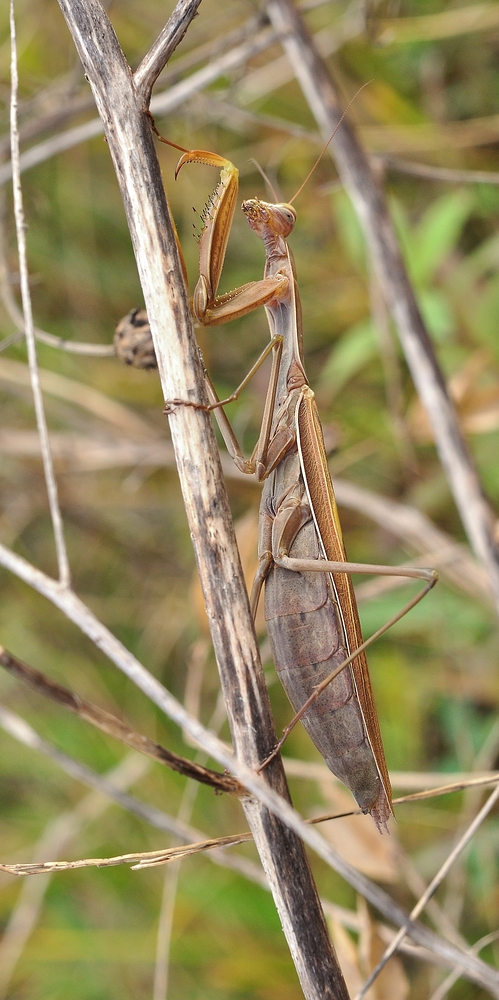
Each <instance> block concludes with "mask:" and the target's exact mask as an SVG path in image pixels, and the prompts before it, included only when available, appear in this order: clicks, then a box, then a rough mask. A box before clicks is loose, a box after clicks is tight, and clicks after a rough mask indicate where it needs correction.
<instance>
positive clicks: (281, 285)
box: [160, 119, 437, 831]
mask: <svg viewBox="0 0 499 1000" xmlns="http://www.w3.org/2000/svg"><path fill="white" fill-rule="evenodd" d="M341 120H342V119H341ZM341 120H340V124H341ZM160 138H162V137H161V136H160ZM163 141H164V142H167V143H168V144H169V145H173V146H175V145H176V144H175V143H170V142H169V140H166V139H164V140H163ZM176 148H178V149H180V150H182V151H183V155H182V156H181V158H180V160H179V162H178V164H177V168H176V172H175V176H177V175H178V172H179V171H180V169H181V168H182V167H183V166H184V165H185V164H187V163H204V164H208V165H210V166H214V167H217V168H219V170H220V178H219V181H218V184H217V185H216V187H215V189H214V191H213V194H212V195H211V197H210V199H209V201H208V203H207V206H206V208H205V210H204V213H203V216H202V219H203V227H202V231H201V234H200V237H199V251H200V263H199V279H198V282H197V284H196V288H195V291H194V296H193V300H192V309H193V313H194V316H195V318H196V319H197V320H198V321H199V323H201V324H202V325H203V326H216V325H218V324H221V323H227V322H229V321H230V320H232V319H237V318H238V317H240V316H244V315H245V314H247V313H248V312H250V311H252V310H254V309H258V308H259V307H260V306H264V308H265V312H266V315H267V319H268V323H269V327H270V341H269V343H268V345H267V346H266V348H265V350H264V351H263V352H262V354H261V356H260V357H259V358H258V360H257V362H256V363H255V364H254V365H253V367H252V369H251V371H250V372H249V373H248V375H247V376H246V378H245V379H244V380H243V382H242V383H241V385H240V386H239V387H238V388H237V389H236V391H235V392H234V393H233V394H232V395H231V396H230V397H229V398H228V399H224V400H219V399H218V397H217V394H216V392H215V389H214V386H213V383H212V382H211V379H210V378H209V376H208V374H206V385H207V392H208V398H209V401H210V402H209V405H208V406H206V405H204V404H202V403H192V402H191V401H187V400H180V399H175V400H168V401H167V407H166V409H167V412H172V411H173V410H174V409H175V407H176V406H179V405H189V406H196V407H200V408H203V409H207V410H213V411H214V413H215V416H216V419H217V421H218V425H219V428H220V431H221V434H222V436H223V438H224V441H225V443H226V446H227V449H228V451H229V454H230V455H231V456H232V458H233V460H234V462H235V464H236V466H237V468H238V469H240V471H241V472H244V473H247V474H254V475H255V476H256V478H257V480H258V481H259V482H263V484H264V486H263V492H262V498H261V504H260V532H259V567H258V571H257V574H256V578H255V581H254V584H253V589H252V593H251V610H252V613H253V615H255V614H256V609H257V606H258V602H259V598H260V594H261V590H262V587H263V584H265V617H266V621H267V630H268V635H269V640H270V644H271V648H272V652H273V656H274V662H275V665H276V669H277V672H278V674H279V677H280V679H281V682H282V684H283V686H284V688H285V690H286V693H287V695H288V697H289V699H290V701H291V704H292V705H293V707H294V709H295V711H296V712H297V715H296V716H295V717H294V719H293V720H292V722H291V724H290V725H289V726H288V727H287V728H286V730H285V732H284V734H283V738H282V739H281V740H280V741H279V744H278V745H277V747H276V748H275V750H274V751H273V753H272V754H271V756H270V757H269V758H267V760H266V761H264V762H263V763H262V767H263V766H265V764H266V763H268V761H269V760H270V759H271V758H272V757H273V756H274V755H275V753H277V751H278V750H279V749H280V747H281V745H282V743H283V742H284V739H285V737H286V736H287V734H288V732H289V731H290V729H291V728H292V727H293V726H294V725H295V723H296V722H297V721H298V719H301V721H302V723H303V725H304V727H305V729H306V730H307V732H308V734H309V736H310V737H311V739H312V741H313V743H314V744H315V746H316V747H317V749H318V750H319V752H320V753H321V755H322V756H323V758H324V760H325V762H326V764H327V765H328V767H329V768H330V770H331V771H332V772H333V774H335V775H336V776H337V777H338V778H340V779H341V780H342V781H343V782H344V783H345V785H347V787H348V788H350V790H351V791H352V793H353V795H354V797H355V799H356V801H357V803H358V805H359V806H360V808H361V810H362V811H363V812H365V813H367V812H369V813H370V814H371V815H372V817H373V819H374V821H375V822H376V824H377V826H378V829H379V830H380V831H382V829H383V828H385V827H386V823H387V820H388V818H389V816H390V814H391V812H392V798H391V787H390V779H389V776H388V769H387V765H386V761H385V755H384V750H383V744H382V740H381V734H380V729H379V723H378V717H377V714H376V708H375V705H374V699H373V693H372V688H371V682H370V677H369V670H368V666H367V659H366V655H365V650H366V648H367V646H368V645H370V644H371V643H372V642H373V641H374V640H375V639H376V638H378V636H379V635H381V634H382V633H383V632H385V631H386V630H387V629H388V628H390V627H391V625H393V624H394V623H395V622H396V621H398V620H399V619H400V618H402V617H403V615H405V614H406V613H407V611H409V610H410V608H412V607H414V605H415V604H416V603H418V601H419V600H421V598H422V597H424V595H425V594H426V593H427V592H428V591H429V590H430V589H431V588H432V587H433V586H434V584H435V582H436V580H437V573H436V571H435V570H431V569H422V568H421V569H420V568H414V567H402V566H396V567H395V566H368V565H364V564H359V563H351V562H348V561H347V557H346V552H345V548H344V544H343V540H342V533H341V527H340V521H339V517H338V511H337V507H336V501H335V497H334V491H333V486H332V482H331V477H330V475H329V470H328V465H327V456H326V451H325V447H324V441H323V436H322V429H321V424H320V420H319V415H318V411H317V406H316V403H315V399H314V393H313V392H312V390H311V388H310V386H309V384H308V381H307V376H306V374H305V369H304V362H303V337H302V319H301V307H300V298H299V293H298V286H297V280H296V272H295V266H294V261H293V255H292V253H291V250H290V248H289V246H288V244H287V238H288V237H289V235H290V234H291V232H292V230H293V227H294V225H295V222H296V212H295V210H294V208H293V207H292V204H291V202H290V203H278V204H272V203H268V202H264V201H260V200H259V199H258V198H253V199H250V200H248V201H245V202H243V204H242V210H243V212H244V214H245V216H246V218H247V220H248V223H249V225H250V228H251V229H252V230H253V231H254V232H255V233H256V234H257V236H259V238H260V239H261V240H262V241H263V244H264V247H265V271H264V277H263V279H262V280H260V281H251V282H248V283H247V284H245V285H242V286H241V287H240V288H236V289H234V290H233V291H231V292H227V293H226V294H224V295H217V290H218V285H219V281H220V276H221V272H222V267H223V262H224V258H225V252H226V247H227V241H228V238H229V233H230V229H231V225H232V220H233V216H234V212H235V207H236V199H237V191H238V171H237V169H236V167H235V166H234V165H233V164H232V163H231V162H230V161H229V160H227V159H225V158H224V157H223V156H219V155H218V154H216V153H211V152H207V151H205V150H198V149H194V150H185V149H183V147H176ZM323 152H324V151H323ZM321 155H322V154H321ZM309 176H310V175H309ZM307 180H308V177H307ZM304 183H306V181H305V182H304ZM302 187H303V185H302ZM299 191H301V188H300V189H299ZM299 191H298V192H297V195H298V194H299ZM297 195H295V196H294V198H293V199H291V200H292V201H294V200H295V198H296V197H297ZM179 249H180V247H179ZM269 354H271V355H272V368H271V374H270V379H269V385H268V389H267V394H266V400H265V406H264V412H263V419H262V424H261V429H260V433H259V437H258V441H257V443H256V445H255V448H254V450H253V453H252V455H251V457H250V458H249V459H246V458H245V457H244V455H243V453H242V450H241V448H240V446H239V443H238V441H237V439H236V437H235V434H234V432H233V430H232V427H231V425H230V423H229V421H228V418H227V417H226V415H225V413H224V411H223V409H222V407H223V406H225V405H226V404H227V403H229V402H231V401H233V400H234V399H236V398H237V397H238V396H239V394H240V392H241V391H242V389H243V388H244V387H245V386H246V385H247V383H248V382H249V380H250V379H251V377H252V376H253V375H254V373H255V372H256V370H257V369H258V367H259V366H260V365H261V364H262V362H263V361H264V360H265V358H267V357H268V356H269ZM352 573H369V574H382V575H393V576H404V577H408V578H416V579H421V580H423V581H425V586H424V588H423V589H422V590H421V591H420V592H419V593H418V594H417V595H416V596H415V597H414V598H412V599H411V600H410V601H409V602H408V603H407V604H406V605H405V606H404V608H403V609H402V610H401V611H400V612H399V613H398V614H397V615H395V616H394V617H393V618H392V619H390V621H389V622H387V623H386V624H385V625H384V626H382V628H380V629H378V631H377V632H376V633H375V634H374V635H373V636H371V637H370V639H368V640H367V641H366V642H363V639H362V632H361V627H360V622H359V615H358V611H357V603H356V599H355V593H354V589H353V584H352V580H351V574H352Z"/></svg>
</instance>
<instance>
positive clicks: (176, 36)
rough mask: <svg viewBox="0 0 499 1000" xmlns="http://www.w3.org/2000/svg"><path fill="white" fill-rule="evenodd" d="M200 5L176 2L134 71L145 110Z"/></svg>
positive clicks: (189, 0)
mask: <svg viewBox="0 0 499 1000" xmlns="http://www.w3.org/2000/svg"><path fill="white" fill-rule="evenodd" d="M200 3H201V0H178V3H177V4H176V5H175V9H174V10H173V11H172V13H171V15H170V17H169V18H168V21H167V23H166V24H165V26H164V28H163V30H162V31H161V32H160V33H159V35H158V37H157V38H156V41H155V42H154V45H153V46H152V48H151V49H150V50H149V52H148V53H147V55H145V56H144V58H143V59H142V61H141V63H140V65H139V66H138V67H137V69H136V70H135V73H134V81H135V86H136V87H137V90H138V92H139V94H140V96H141V98H142V101H143V103H144V107H145V108H148V107H149V102H150V100H151V91H152V88H153V87H154V84H155V83H156V80H157V79H158V76H159V74H160V73H161V71H162V70H163V69H164V68H165V66H166V64H167V62H168V60H169V58H170V56H171V55H172V53H173V52H174V51H175V49H176V48H177V45H179V44H180V42H181V41H182V39H183V37H184V35H185V33H186V31H187V29H188V27H189V25H190V23H191V21H192V19H193V18H194V17H196V14H197V10H198V7H199V5H200Z"/></svg>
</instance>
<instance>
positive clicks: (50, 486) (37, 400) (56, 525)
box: [10, 0, 70, 586]
mask: <svg viewBox="0 0 499 1000" xmlns="http://www.w3.org/2000/svg"><path fill="white" fill-rule="evenodd" d="M10 33H11V35H10V37H11V102H10V136H11V156H12V175H13V176H12V183H13V191H14V216H15V220H16V233H17V246H18V254H19V272H20V279H21V297H22V303H23V312H24V324H25V334H26V344H27V348H28V363H29V370H30V375H31V386H32V391H33V400H34V404H35V413H36V423H37V427H38V433H39V435H40V445H41V452H42V461H43V471H44V475H45V483H46V487H47V495H48V502H49V509H50V517H51V519H52V528H53V532H54V541H55V548H56V553H57V565H58V568H59V582H60V584H61V585H62V586H67V585H68V584H69V580H70V569H69V561H68V555H67V551H66V543H65V540H64V526H63V523H62V516H61V510H60V506H59V498H58V492H57V483H56V479H55V475H54V466H53V462H52V455H51V452H50V443H49V436H48V429H47V420H46V417H45V409H44V405H43V397H42V392H41V388H40V377H39V372H38V361H37V357H36V344H35V334H34V324H33V312H32V308H31V292H30V287H29V276H28V258H27V249H26V223H25V218H24V208H23V196H22V190H21V173H20V166H19V155H20V153H19V132H18V128H17V95H18V88H19V79H18V72H17V47H16V22H15V17H14V0H10Z"/></svg>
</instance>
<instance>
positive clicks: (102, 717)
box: [0, 646, 244, 795]
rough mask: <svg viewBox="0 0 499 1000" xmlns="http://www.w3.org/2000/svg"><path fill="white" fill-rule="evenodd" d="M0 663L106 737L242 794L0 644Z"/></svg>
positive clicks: (231, 783) (234, 784) (212, 784)
mask: <svg viewBox="0 0 499 1000" xmlns="http://www.w3.org/2000/svg"><path fill="white" fill-rule="evenodd" d="M0 666H2V667H4V669H5V670H7V671H8V672H9V673H10V674H12V675H13V676H14V677H17V678H18V679H19V680H21V681H23V682H24V683H25V684H27V685H28V686H29V687H31V688H32V689H33V690H34V691H37V692H38V694H41V695H43V696H44V697H45V698H49V699H50V700H51V701H54V702H55V703H56V704H57V705H61V706H62V707H63V708H67V709H69V711H70V712H74V713H75V715H79V716H80V718H81V719H85V720H86V722H89V723H90V724H91V725H92V726H95V727H96V729H100V730H101V732H103V733H107V734H108V736H113V737H114V738H115V739H117V740H120V742H121V743H125V744H126V746H129V747H131V748H132V749H133V750H138V752H139V753H143V754H146V755H147V756H148V757H152V759H153V760H156V761H158V762H159V763H160V764H166V766H167V767H169V768H171V770H172V771H177V773H178V774H183V775H184V776H185V777H186V778H192V779H194V780H195V781H200V782H201V783H202V784H204V785H210V787H211V788H215V789H217V790H218V791H219V792H228V793H229V794H232V795H241V794H242V793H243V792H244V789H243V787H242V785H240V784H239V782H237V781H234V778H231V777H230V776H229V775H224V774H220V773H219V772H218V771H212V770H210V768H206V767H203V766H202V765H200V764H196V763H195V761H192V760H188V759H187V758H186V757H180V756H179V755H178V754H176V753H172V751H171V750H167V749H166V748H165V747H162V746H160V745H159V744H158V743H153V742H152V740H149V739H148V738H147V736H142V735H141V734H140V733H136V732H134V731H133V729H131V728H130V726H128V725H126V723H124V722H122V721H121V719H118V718H116V716H114V715H111V713H110V712H105V711H104V710H103V709H102V708H98V707H97V706H96V705H91V704H89V702H86V701H83V699H82V698H80V697H79V695H75V694H73V692H72V691H69V690H68V689H67V688H65V687H62V686H61V685H60V684H56V683H55V682H54V681H51V680H49V679H48V677H45V676H44V674H41V673H40V672H39V671H38V670H33V667H29V666H28V665H27V664H26V663H22V661H21V660H18V659H17V657H16V656H12V655H11V654H10V653H8V652H7V650H6V649H4V648H3V646H0Z"/></svg>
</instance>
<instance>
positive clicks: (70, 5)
mask: <svg viewBox="0 0 499 1000" xmlns="http://www.w3.org/2000/svg"><path fill="white" fill-rule="evenodd" d="M59 2H60V6H61V9H62V11H63V14H64V16H65V18H66V21H67V24H68V26H69V29H70V31H71V34H72V36H73V39H74V42H75V45H76V47H77V50H78V53H79V55H80V58H81V61H82V63H83V66H84V70H85V73H86V75H87V78H88V80H89V82H90V85H91V87H92V91H93V93H94V97H95V100H96V104H97V107H98V110H99V114H100V116H101V119H102V122H103V124H104V130H105V135H106V139H107V142H108V144H109V149H110V152H111V156H112V159H113V163H114V166H115V169H116V174H117V177H118V181H119V185H120V189H121V193H122V197H123V201H124V205H125V211H126V215H127V220H128V224H129V228H130V233H131V237H132V242H133V247H134V251H135V256H136V260H137V266H138V270H139V275H140V279H141V283H142V288H143V293H144V299H145V303H146V307H147V312H148V316H149V321H150V325H151V331H152V335H153V339H154V346H155V350H156V357H157V359H158V366H159V371H160V377H161V384H162V387H163V392H164V396H165V399H172V398H175V397H179V398H181V399H189V398H190V399H193V400H202V399H203V398H204V384H203V373H202V368H201V364H200V359H199V353H198V350H197V347H196V343H195V340H194V336H193V331H192V322H191V317H190V313H189V306H188V300H187V295H186V291H185V287H184V283H183V280H182V272H181V268H180V262H179V259H178V253H177V249H176V245H175V240H174V236H173V229H172V223H171V219H170V215H169V211H168V206H167V202H166V198H165V193H164V189H163V185H162V182H161V177H160V171H159V166H158V162H157V158H156V152H155V148H154V143H153V139H152V133H151V127H150V122H149V119H148V117H147V114H145V113H144V103H145V99H144V97H142V96H141V95H142V94H147V93H148V90H149V89H150V85H151V81H152V80H153V79H155V78H156V76H157V74H158V72H159V71H160V67H161V58H160V56H159V55H158V46H157V44H156V46H155V47H154V58H152V59H151V60H150V67H151V69H150V74H149V75H148V73H147V57H146V60H144V62H143V64H142V66H143V67H145V69H142V71H141V76H140V91H139V92H138V90H137V87H136V85H135V81H134V79H133V77H132V73H131V71H130V68H129V66H128V64H127V63H126V60H125V58H124V55H123V52H122V51H121V48H120V46H119V43H118V40H117V38H116V35H115V33H114V31H113V29H112V27H111V25H110V23H109V20H108V18H107V15H106V14H105V12H104V10H103V9H102V7H101V6H100V4H99V3H98V0H79V2H76V0H59ZM182 6H184V7H185V3H184V4H183V5H182ZM196 6H197V4H195V3H191V7H192V9H193V11H194V10H195V7H196ZM192 16H193V15H192ZM165 51H166V48H165V44H163V53H164V52H165ZM165 58H166V57H165V56H164V59H165ZM170 424H171V433H172V440H173V445H174V449H175V454H176V459H177V464H178V470H179V476H180V482H181V487H182V492H183V496H184V502H185V506H186V511H187V517H188V521H189V527H190V531H191V535H192V538H193V543H194V549H195V553H196V560H197V563H198V568H199V573H200V577H201V583H202V586H203V591H204V596H205V601H206V607H207V613H208V619H209V622H210V627H211V631H212V638H213V644H214V647H215V653H216V656H217V662H218V666H219V670H220V675H221V681H222V686H223V689H224V693H225V697H226V703H227V710H228V716H229V722H230V725H231V732H232V737H233V741H234V746H235V750H236V754H237V755H238V757H239V758H240V759H241V760H243V761H245V762H246V763H247V764H248V765H249V766H251V767H256V765H257V764H258V763H259V761H261V760H262V759H263V758H264V757H265V756H266V755H267V753H268V752H269V751H270V750H271V748H272V745H273V741H274V740H275V734H274V729H273V723H272V717H271V713H270V706H269V703H268V698H267V693H266V689H265V684H264V681H263V674H262V670H261V664H260V661H259V654H258V647H257V644H256V639H255V634H254V629H253V622H252V619H251V616H250V612H249V606H248V599H247V594H246V590H245V587H244V581H243V577H242V572H241V568H240V563H239V556H238V553H237V548H236V544H235V538H234V533H233V528H232V521H231V517H230V511H229V506H228V500H227V495H226V491H225V485H224V482H223V478H222V472H221V465H220V459H219V455H218V449H217V446H216V441H215V436H214V432H213V428H212V425H211V420H210V418H209V416H208V415H207V414H205V413H203V412H201V411H199V410H195V409H193V408H190V407H178V408H177V409H176V410H175V412H174V413H173V414H172V416H171V418H170ZM265 780H266V781H267V782H268V783H269V784H270V785H271V787H272V788H273V789H275V790H276V791H278V792H279V793H280V794H281V795H284V796H286V797H288V792H287V787H286V782H285V777H284V771H283V769H282V764H281V762H280V761H278V762H277V763H276V764H275V765H274V766H272V767H271V768H269V769H268V772H267V771H266V772H265ZM243 806H244V809H245V812H246V816H247V819H248V822H249V824H250V827H251V831H252V834H253V837H254V839H255V842H256V845H257V847H258V850H259V853H260V857H261V859H262V863H263V866H264V868H265V871H266V874H267V877H268V879H269V883H270V886H271V889H272V892H273V895H274V900H275V902H276V906H277V908H278V911H279V915H280V918H281V922H282V925H283V929H284V932H285V934H286V937H287V940H288V944H289V947H290V950H291V954H292V956H293V960H294V962H295V965H296V968H297V972H298V976H299V978H300V982H301V985H302V988H303V991H304V994H305V996H306V997H307V998H309V1000H319V998H321V1000H326V998H330V1000H333V998H335V1000H346V998H347V997H348V993H347V990H346V986H345V984H344V981H343V977H342V974H341V970H340V968H339V966H338V964H337V961H336V957H335V955H334V951H333V949H332V946H331V943H330V941H329V936H328V933H327V928H326V924H325V920H324V915H323V913H322V909H321V906H320V903H319V899H318V896H317V892H316V889H315V885H314V882H313V879H312V876H311V872H310V869H309V866H308V862H307V859H306V855H305V852H304V848H303V844H302V842H301V841H300V839H299V838H298V837H297V836H296V835H295V834H294V833H292V832H291V831H290V830H289V829H288V828H287V827H286V826H284V825H283V823H282V822H281V821H280V820H277V819H276V817H275V816H274V815H272V814H271V813H270V812H268V810H267V809H265V808H262V806H261V805H260V803H258V802H257V801H256V800H255V799H251V798H249V797H248V798H247V799H246V800H245V801H244V802H243Z"/></svg>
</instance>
